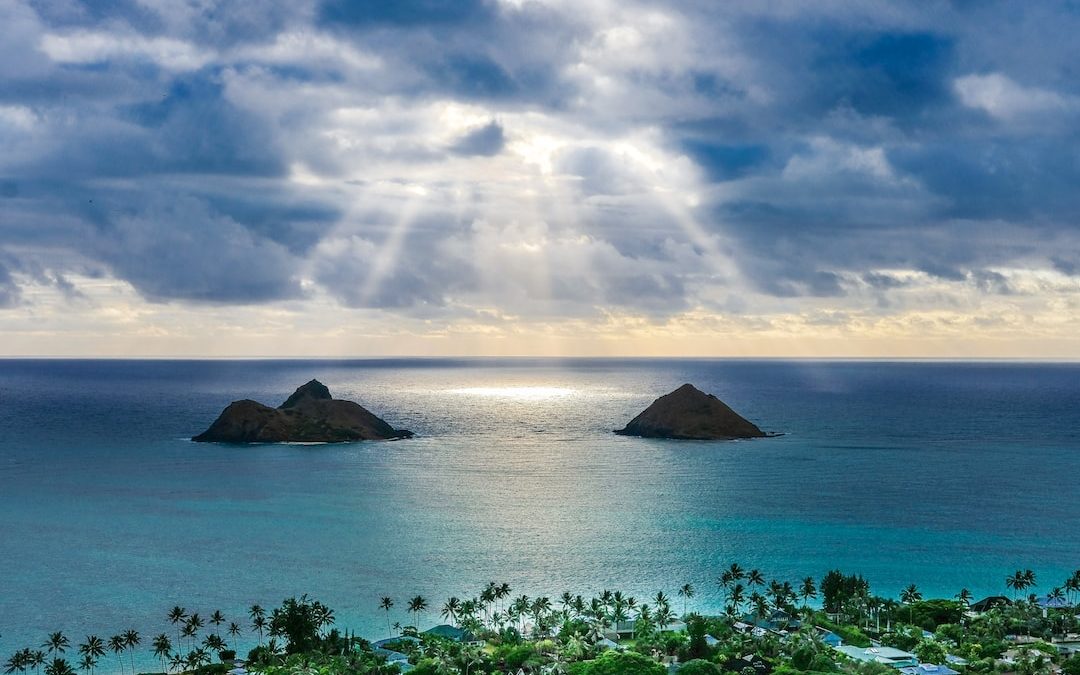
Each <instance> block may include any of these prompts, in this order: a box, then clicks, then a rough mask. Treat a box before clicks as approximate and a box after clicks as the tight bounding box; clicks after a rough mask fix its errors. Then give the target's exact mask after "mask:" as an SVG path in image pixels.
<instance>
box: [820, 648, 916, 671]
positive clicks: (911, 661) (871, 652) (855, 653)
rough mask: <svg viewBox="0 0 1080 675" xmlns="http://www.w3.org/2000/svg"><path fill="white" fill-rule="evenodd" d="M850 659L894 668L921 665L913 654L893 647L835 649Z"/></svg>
mask: <svg viewBox="0 0 1080 675" xmlns="http://www.w3.org/2000/svg"><path fill="white" fill-rule="evenodd" d="M833 649H834V650H836V651H838V652H840V653H841V654H843V655H844V656H846V657H848V658H849V659H854V660H856V661H866V662H871V663H880V664H883V665H886V666H892V667H893V668H906V667H909V666H912V667H913V666H917V665H919V659H918V658H916V657H915V655H914V654H912V653H911V652H905V651H904V650H902V649H894V648H893V647H856V646H855V645H840V646H839V647H833Z"/></svg>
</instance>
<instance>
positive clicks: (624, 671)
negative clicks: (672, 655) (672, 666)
mask: <svg viewBox="0 0 1080 675" xmlns="http://www.w3.org/2000/svg"><path fill="white" fill-rule="evenodd" d="M570 675H667V668H665V667H664V666H662V665H660V664H659V663H657V662H656V661H653V660H652V659H650V658H649V657H647V656H642V655H641V654H635V653H633V652H616V651H607V652H604V653H603V654H601V655H600V656H599V657H598V658H596V659H593V660H592V661H581V662H579V663H574V664H571V666H570Z"/></svg>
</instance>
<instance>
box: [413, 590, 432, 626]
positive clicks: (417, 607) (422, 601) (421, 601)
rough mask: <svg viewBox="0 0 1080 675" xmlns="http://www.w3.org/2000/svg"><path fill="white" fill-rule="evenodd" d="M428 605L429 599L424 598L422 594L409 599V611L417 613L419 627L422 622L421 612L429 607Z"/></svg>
mask: <svg viewBox="0 0 1080 675" xmlns="http://www.w3.org/2000/svg"><path fill="white" fill-rule="evenodd" d="M427 606H428V602H427V599H426V598H424V596H422V595H418V596H416V597H415V598H413V599H412V600H409V611H410V612H412V613H413V614H416V615H417V620H416V624H417V626H416V627H417V629H419V627H420V626H419V624H420V619H419V617H420V612H423V611H424V610H425V609H427Z"/></svg>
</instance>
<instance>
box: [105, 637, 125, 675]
mask: <svg viewBox="0 0 1080 675" xmlns="http://www.w3.org/2000/svg"><path fill="white" fill-rule="evenodd" d="M109 649H111V650H112V653H113V654H116V659H117V660H118V661H120V673H121V675H123V672H124V659H123V658H121V656H120V655H121V654H123V653H124V650H125V649H127V642H125V641H124V636H123V635H114V636H112V637H111V638H109Z"/></svg>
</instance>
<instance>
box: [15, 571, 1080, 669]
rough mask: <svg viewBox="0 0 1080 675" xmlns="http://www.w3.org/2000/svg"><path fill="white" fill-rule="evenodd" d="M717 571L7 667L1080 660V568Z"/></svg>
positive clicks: (52, 648)
mask: <svg viewBox="0 0 1080 675" xmlns="http://www.w3.org/2000/svg"><path fill="white" fill-rule="evenodd" d="M716 583H717V584H718V585H719V590H720V592H721V593H722V597H723V604H724V611H723V612H722V613H720V614H717V615H707V614H704V613H700V612H698V611H696V609H695V607H694V605H695V599H696V598H697V591H696V589H695V587H694V586H693V585H692V584H683V585H682V586H681V587H679V588H678V589H677V590H676V591H675V593H674V596H669V595H668V594H667V593H665V592H664V591H659V592H657V593H656V594H655V595H654V596H652V597H650V598H647V599H645V598H642V599H639V598H635V597H633V596H631V595H628V594H625V593H623V592H620V591H610V590H605V591H603V592H601V593H599V594H598V595H595V596H593V597H584V596H582V595H575V594H572V593H570V592H566V593H563V594H562V595H560V596H558V597H557V598H556V599H554V600H553V599H551V598H549V597H529V596H527V595H517V596H515V595H514V594H513V593H512V589H511V587H510V586H509V585H508V584H505V583H503V584H497V583H494V582H491V583H489V584H488V585H487V586H485V587H484V588H482V589H480V591H479V593H477V595H476V596H475V597H471V598H464V599H462V598H457V597H451V598H448V599H446V600H445V601H444V602H443V603H442V604H441V605H437V604H432V603H431V602H429V600H428V599H426V598H424V597H423V596H421V595H416V596H413V597H411V598H409V599H405V600H400V601H399V600H398V599H395V598H393V597H389V596H386V597H382V598H378V599H373V600H372V604H371V608H372V611H373V612H374V611H378V612H380V613H381V614H382V615H383V617H382V618H384V619H385V621H386V627H387V632H388V634H389V636H388V637H386V638H384V639H381V640H377V641H370V640H368V639H365V638H361V637H358V636H356V635H355V634H354V633H353V632H351V631H349V630H348V629H343V628H339V627H337V626H336V618H335V614H334V611H333V610H332V609H330V608H329V607H327V606H326V605H324V604H323V603H321V602H319V601H317V600H314V599H311V598H308V597H307V596H300V597H294V598H289V599H286V600H285V601H284V602H282V603H281V605H280V606H279V607H277V608H275V609H272V610H269V611H268V610H266V609H264V608H263V607H262V606H260V605H253V606H251V608H250V609H249V611H248V613H247V616H244V617H226V616H225V615H224V614H223V613H222V612H220V611H213V612H210V613H209V614H206V615H203V614H200V613H198V612H194V611H189V610H188V609H186V608H185V607H183V606H179V605H178V606H175V607H173V608H172V609H171V610H168V611H167V612H163V613H162V627H163V628H164V629H163V630H162V631H161V632H160V633H158V634H156V635H153V636H150V635H144V634H142V633H140V632H139V631H138V630H136V629H134V628H128V629H125V630H122V631H119V632H117V633H115V634H112V635H109V636H106V635H105V634H102V635H87V636H85V637H84V638H83V639H82V640H75V639H73V638H71V637H69V636H68V635H66V634H65V633H64V632H62V631H56V632H53V633H51V634H49V635H48V636H46V637H45V639H44V641H43V642H42V643H40V644H39V645H31V646H26V647H23V648H20V649H18V650H16V651H14V653H12V654H11V655H10V656H9V657H8V658H7V660H6V662H5V663H4V665H3V670H4V672H5V673H6V674H7V675H16V674H17V675H25V674H26V673H31V672H32V673H34V675H40V674H41V673H42V672H44V673H45V675H74V674H75V673H76V672H77V671H83V672H86V673H88V674H89V675H95V673H120V674H123V673H131V674H132V675H135V673H136V660H135V654H136V652H137V651H138V650H144V653H143V655H142V656H143V657H144V661H143V662H145V657H149V656H151V655H152V657H153V659H154V662H156V663H158V664H160V669H159V670H160V672H161V673H169V674H172V673H191V674H194V675H224V674H225V673H232V674H233V675H244V674H245V673H263V674H265V675H331V674H336V673H342V674H357V675H360V674H372V675H384V674H386V675H389V674H391V673H402V672H409V673H412V674H413V675H447V674H457V673H460V674H462V675H473V674H476V675H480V674H492V673H511V674H514V675H517V674H524V675H541V674H542V675H616V674H627V675H665V674H667V673H681V674H682V675H721V674H731V675H794V674H796V673H815V674H822V675H824V674H829V673H835V674H842V675H892V674H893V673H897V672H899V673H900V674H902V675H954V674H962V675H967V674H969V673H970V674H971V675H992V674H993V675H998V674H1005V673H1016V674H1017V675H1057V674H1059V673H1063V674H1064V675H1080V653H1078V652H1080V635H1078V633H1080V614H1078V612H1080V570H1077V571H1076V572H1074V573H1073V574H1072V575H1071V576H1069V577H1068V578H1067V579H1065V580H1064V581H1063V583H1062V584H1061V585H1059V586H1054V587H1052V588H1051V589H1050V590H1049V591H1048V592H1046V593H1043V594H1038V593H1036V592H1034V589H1035V588H1037V585H1038V584H1037V578H1036V575H1035V573H1034V572H1032V571H1031V570H1018V571H1017V572H1015V573H1014V574H1012V575H1009V576H1008V577H1007V578H1006V579H1005V584H1004V585H1005V593H1004V594H1003V595H1000V596H991V597H988V598H984V599H981V600H978V601H975V600H974V599H973V598H972V596H971V593H970V592H969V591H967V590H966V589H960V590H959V591H958V592H957V593H956V595H955V596H954V597H951V598H933V599H926V598H923V595H922V593H921V592H920V591H919V588H918V586H917V585H915V584H912V585H909V586H908V587H906V588H905V589H904V590H903V592H902V593H900V595H899V597H897V598H889V597H882V596H879V595H875V594H873V593H872V592H871V589H870V584H869V583H868V581H867V580H866V579H865V578H864V577H862V576H860V575H855V574H845V573H843V572H842V571H839V570H833V571H830V572H828V573H827V574H825V575H824V576H823V577H822V578H821V579H814V578H813V577H806V578H804V579H802V580H800V581H794V582H793V581H786V580H767V579H766V578H765V576H764V575H763V574H762V573H761V572H760V571H759V570H756V569H744V568H743V567H742V566H741V565H739V564H732V565H730V567H728V568H727V569H725V570H723V571H722V572H721V573H720V574H719V575H718V578H717V580H716ZM676 608H677V609H676ZM402 619H404V622H403V621H402ZM436 619H439V620H441V621H442V622H443V623H441V624H439V625H437V626H434V627H430V628H428V629H427V630H421V628H422V627H423V626H425V625H428V624H430V623H433V622H434V621H435V620H436ZM242 637H243V638H244V639H246V640H248V644H251V643H252V642H254V644H255V646H254V647H253V648H251V649H250V650H248V652H247V653H246V654H244V655H243V656H242V657H241V658H238V654H237V653H236V649H235V648H234V647H231V646H230V644H235V643H237V641H238V640H240V639H242Z"/></svg>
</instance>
